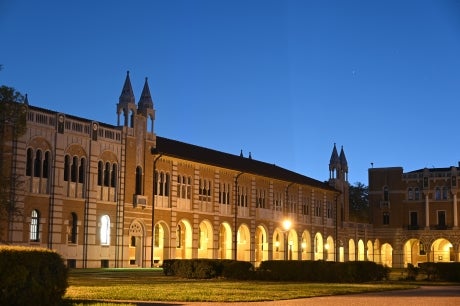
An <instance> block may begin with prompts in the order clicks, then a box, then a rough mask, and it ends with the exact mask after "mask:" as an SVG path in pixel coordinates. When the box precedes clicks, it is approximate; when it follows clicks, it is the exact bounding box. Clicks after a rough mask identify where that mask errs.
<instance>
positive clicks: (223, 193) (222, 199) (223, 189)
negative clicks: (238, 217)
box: [219, 183, 230, 204]
mask: <svg viewBox="0 0 460 306" xmlns="http://www.w3.org/2000/svg"><path fill="white" fill-rule="evenodd" d="M219 203H220V204H230V184H226V183H219Z"/></svg>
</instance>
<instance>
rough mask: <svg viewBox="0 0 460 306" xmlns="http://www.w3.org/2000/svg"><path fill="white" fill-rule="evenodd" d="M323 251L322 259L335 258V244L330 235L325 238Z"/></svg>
mask: <svg viewBox="0 0 460 306" xmlns="http://www.w3.org/2000/svg"><path fill="white" fill-rule="evenodd" d="M324 253H325V254H324V260H327V261H334V260H335V244H334V238H332V236H328V237H327V239H326V244H325V245H324Z"/></svg>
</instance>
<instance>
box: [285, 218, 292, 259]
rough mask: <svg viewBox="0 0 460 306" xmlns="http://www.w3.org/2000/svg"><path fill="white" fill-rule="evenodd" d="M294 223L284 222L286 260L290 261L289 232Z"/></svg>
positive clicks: (287, 220)
mask: <svg viewBox="0 0 460 306" xmlns="http://www.w3.org/2000/svg"><path fill="white" fill-rule="evenodd" d="M291 226H292V222H291V220H289V219H286V220H284V221H283V229H284V232H283V233H284V260H288V248H289V243H288V239H289V230H290V229H291Z"/></svg>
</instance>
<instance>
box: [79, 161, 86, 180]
mask: <svg viewBox="0 0 460 306" xmlns="http://www.w3.org/2000/svg"><path fill="white" fill-rule="evenodd" d="M85 168H86V160H85V158H84V157H82V158H81V159H80V166H79V167H78V182H79V183H81V184H83V183H84V182H85Z"/></svg>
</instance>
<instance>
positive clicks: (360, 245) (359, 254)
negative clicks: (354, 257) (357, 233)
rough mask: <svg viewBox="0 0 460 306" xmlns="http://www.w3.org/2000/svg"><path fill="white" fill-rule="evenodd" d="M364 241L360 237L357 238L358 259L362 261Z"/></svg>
mask: <svg viewBox="0 0 460 306" xmlns="http://www.w3.org/2000/svg"><path fill="white" fill-rule="evenodd" d="M364 259H365V257H364V241H363V240H362V239H359V240H358V260H359V261H364Z"/></svg>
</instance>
